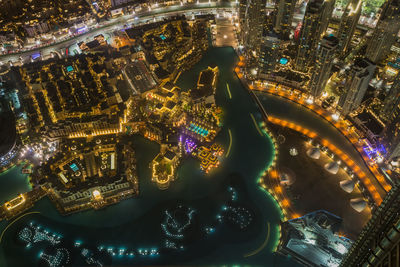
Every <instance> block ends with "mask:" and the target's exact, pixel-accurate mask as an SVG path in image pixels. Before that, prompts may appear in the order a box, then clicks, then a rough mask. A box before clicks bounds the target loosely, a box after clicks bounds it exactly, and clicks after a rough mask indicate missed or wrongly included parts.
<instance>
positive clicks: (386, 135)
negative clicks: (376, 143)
mask: <svg viewBox="0 0 400 267" xmlns="http://www.w3.org/2000/svg"><path fill="white" fill-rule="evenodd" d="M381 141H382V143H383V144H384V146H385V149H386V156H385V158H386V160H391V159H393V158H396V157H399V156H400V117H399V116H397V117H395V118H393V119H392V121H390V122H388V123H387V125H386V127H385V129H384V130H383V133H382V140H381Z"/></svg>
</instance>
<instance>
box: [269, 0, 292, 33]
mask: <svg viewBox="0 0 400 267" xmlns="http://www.w3.org/2000/svg"><path fill="white" fill-rule="evenodd" d="M295 6H296V0H278V1H277V2H276V5H275V11H274V13H275V23H274V30H275V31H276V32H277V33H279V34H280V36H281V37H282V38H284V39H288V38H289V35H290V30H291V27H292V19H293V13H294V7H295Z"/></svg>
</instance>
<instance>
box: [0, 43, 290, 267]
mask: <svg viewBox="0 0 400 267" xmlns="http://www.w3.org/2000/svg"><path fill="white" fill-rule="evenodd" d="M236 60H237V58H236V55H235V53H234V51H233V49H231V48H210V49H209V51H208V52H207V54H206V55H205V56H204V57H203V59H202V60H201V61H200V62H199V63H198V64H197V65H196V66H195V67H194V68H193V69H192V70H191V71H189V72H187V73H183V74H182V75H181V77H180V79H179V81H178V85H179V86H180V87H181V88H183V89H189V88H193V87H194V86H195V84H196V82H197V77H198V74H199V72H200V70H202V69H204V68H206V67H207V66H208V65H210V64H212V63H215V64H217V65H218V67H219V70H220V75H219V82H218V88H217V96H216V98H217V104H218V105H219V106H221V107H222V109H223V112H224V124H223V128H222V130H221V132H220V133H219V135H218V136H217V142H218V143H220V144H221V145H222V146H223V147H224V148H225V151H226V150H227V149H228V146H229V143H230V138H229V134H228V131H229V130H230V131H231V134H232V142H231V143H232V145H231V149H230V154H229V156H228V157H227V158H224V160H223V161H222V163H221V165H220V166H219V168H218V169H216V170H214V171H212V172H211V173H209V174H203V173H202V172H201V171H200V169H199V163H198V162H197V161H196V160H194V159H187V160H185V161H184V162H183V164H182V165H181V167H180V168H179V170H178V178H177V180H176V181H175V182H173V183H172V184H171V186H170V188H169V189H168V190H165V191H160V190H159V189H157V187H156V186H155V185H154V184H153V183H152V182H151V181H150V169H149V163H150V161H151V160H152V159H153V158H154V156H155V155H156V154H157V153H158V150H159V146H158V144H155V143H152V142H150V141H148V140H146V139H144V138H142V137H139V136H134V137H132V141H133V143H134V144H135V146H136V150H137V152H136V155H137V161H138V172H139V179H140V196H139V197H137V198H133V199H129V200H126V201H123V202H121V203H119V204H117V205H114V206H110V207H107V208H105V209H102V210H100V211H87V212H82V213H78V214H73V215H70V216H66V217H63V216H60V215H59V214H58V213H57V211H56V210H55V208H54V207H53V205H52V204H51V203H50V201H49V200H48V199H47V198H45V199H43V200H41V201H39V202H38V203H37V204H36V205H35V207H34V208H33V209H32V210H30V211H39V212H40V214H31V215H27V216H25V217H23V218H21V219H20V220H18V221H17V222H15V223H14V224H12V225H11V226H10V227H9V228H8V229H7V231H6V232H5V233H4V236H3V239H2V241H1V243H0V248H1V254H0V266H10V267H13V266H42V264H43V261H41V260H39V257H38V254H39V252H40V251H42V250H43V249H44V248H45V247H46V246H47V244H46V243H44V244H42V243H43V242H42V243H39V244H38V245H37V246H34V247H32V248H29V249H28V248H25V247H24V246H22V245H21V244H20V243H19V241H18V240H17V238H16V236H17V233H18V232H19V231H20V230H21V229H22V227H23V226H24V225H27V224H28V223H29V222H31V221H34V222H35V223H39V224H41V225H43V226H45V227H46V228H48V229H49V230H50V231H51V232H55V233H58V234H61V235H62V236H63V237H64V239H65V240H66V243H68V242H69V243H71V242H75V241H76V240H80V241H81V242H82V244H83V245H82V247H88V248H91V249H92V248H95V247H97V246H100V245H103V246H106V247H109V246H112V247H114V248H122V247H123V248H126V249H134V248H135V249H138V248H162V247H163V244H164V242H165V239H166V238H165V236H164V235H163V233H162V231H161V226H160V223H161V222H162V220H163V218H164V211H165V209H169V208H171V207H174V206H176V205H177V203H181V204H183V205H185V206H188V207H191V208H193V209H194V210H195V213H194V214H195V221H196V225H197V226H196V227H198V228H199V229H203V228H204V227H206V226H210V225H212V226H215V232H214V233H213V234H210V235H200V234H199V235H198V236H200V237H198V236H197V238H195V239H196V241H194V242H191V243H189V244H188V245H187V246H186V245H185V248H184V250H182V251H176V252H173V253H168V254H164V253H162V254H161V255H159V256H157V257H153V258H144V257H135V258H133V259H128V258H126V257H114V258H112V262H107V260H110V259H109V258H107V260H106V263H108V264H113V265H125V266H126V265H143V264H171V265H178V264H188V265H206V264H207V265H214V264H215V265H223V264H228V265H233V264H240V265H243V264H251V265H259V266H293V265H294V266H296V264H295V263H293V262H292V261H291V260H290V259H287V258H284V257H282V256H279V255H276V254H275V253H273V252H272V250H273V248H274V247H276V245H277V242H278V240H279V227H278V225H279V222H280V219H281V211H280V210H279V208H278V206H277V205H276V203H275V202H274V200H273V199H272V198H271V197H270V196H269V195H268V194H266V193H265V192H264V191H262V190H261V189H260V188H259V187H258V186H257V184H256V181H257V179H258V178H259V177H260V174H261V173H262V172H263V171H264V170H265V169H266V168H267V166H268V165H269V164H270V162H271V160H272V157H273V153H274V152H273V147H272V143H271V141H270V139H269V138H268V136H265V135H260V133H259V131H258V130H257V128H256V126H255V125H254V123H253V121H252V119H251V116H250V114H253V115H254V117H255V118H256V120H257V122H258V123H260V122H261V115H260V114H259V112H258V109H257V107H256V106H255V104H254V103H253V102H252V100H251V98H250V96H249V94H248V93H247V92H246V90H245V89H244V88H243V87H242V85H241V84H240V81H239V80H238V79H237V78H236V76H235V75H234V74H233V68H234V64H235V62H236ZM226 83H228V84H229V87H230V92H231V96H232V99H229V97H228V92H227V89H226ZM14 175H17V174H12V173H11V172H10V173H8V174H6V175H5V176H7V177H9V176H14ZM0 178H1V177H0ZM232 185H233V186H234V188H235V189H236V190H237V195H238V203H240V205H242V206H244V207H247V208H248V209H249V210H250V211H251V212H252V214H253V215H254V220H253V222H252V224H251V225H250V227H249V229H247V230H246V231H238V230H236V229H234V228H233V227H230V226H229V225H227V224H226V223H222V224H218V223H216V216H217V215H218V214H219V213H220V212H221V207H222V205H224V203H226V199H227V196H229V194H227V187H228V186H232ZM0 197H3V196H0ZM268 225H269V226H270V227H269V229H270V234H269V238H268V240H267V242H266V245H265V247H264V248H263V249H262V250H261V251H260V252H259V253H257V254H255V255H254V256H250V257H245V256H244V255H245V254H248V253H250V252H252V251H254V250H256V249H257V248H259V247H260V246H261V245H262V244H263V243H264V241H265V240H266V236H267V233H268ZM5 227H6V223H5V222H3V223H1V224H0V230H1V231H2V230H3V229H4V228H5ZM67 241H68V242H67ZM70 251H71V252H72V253H71V260H72V262H73V263H74V264H83V263H84V262H82V259H81V257H80V256H79V255H78V250H77V249H74V248H70ZM44 266H46V265H44Z"/></svg>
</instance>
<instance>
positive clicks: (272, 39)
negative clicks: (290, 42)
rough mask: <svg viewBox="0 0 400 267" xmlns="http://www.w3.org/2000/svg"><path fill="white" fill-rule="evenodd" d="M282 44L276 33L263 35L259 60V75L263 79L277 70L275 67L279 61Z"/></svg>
mask: <svg viewBox="0 0 400 267" xmlns="http://www.w3.org/2000/svg"><path fill="white" fill-rule="evenodd" d="M280 43H281V40H280V39H279V36H278V35H277V34H276V33H274V32H268V33H266V34H265V35H263V37H262V39H261V49H260V56H259V58H258V69H259V71H258V73H259V75H260V77H261V78H263V77H265V75H268V74H269V73H270V72H272V71H273V70H274V69H275V65H276V63H277V62H278V60H279V47H280Z"/></svg>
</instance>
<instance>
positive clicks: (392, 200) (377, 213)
mask: <svg viewBox="0 0 400 267" xmlns="http://www.w3.org/2000/svg"><path fill="white" fill-rule="evenodd" d="M340 266H342V267H356V266H377V267H384V266H387V267H399V266H400V186H399V185H396V186H394V187H393V188H392V189H391V190H390V191H389V192H388V193H387V195H386V197H385V198H384V199H383V201H382V203H381V205H380V206H379V207H377V208H376V209H375V210H374V211H373V214H372V217H371V219H370V220H369V221H368V223H367V225H366V226H365V227H364V228H363V230H362V231H361V234H360V235H359V237H358V238H357V240H356V241H355V242H354V243H353V245H352V247H351V248H350V250H349V251H348V253H347V254H346V256H345V258H344V259H343V261H342V263H341V265H340Z"/></svg>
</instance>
